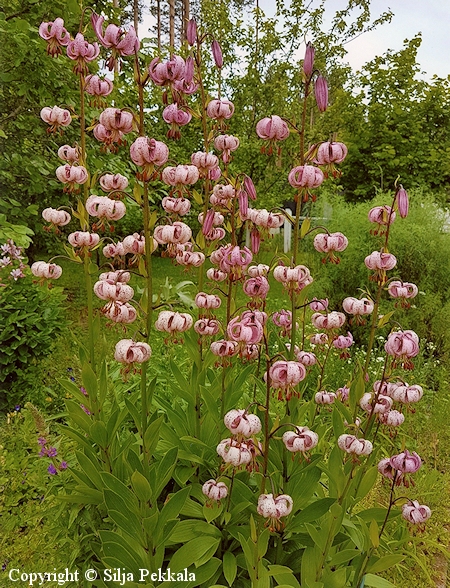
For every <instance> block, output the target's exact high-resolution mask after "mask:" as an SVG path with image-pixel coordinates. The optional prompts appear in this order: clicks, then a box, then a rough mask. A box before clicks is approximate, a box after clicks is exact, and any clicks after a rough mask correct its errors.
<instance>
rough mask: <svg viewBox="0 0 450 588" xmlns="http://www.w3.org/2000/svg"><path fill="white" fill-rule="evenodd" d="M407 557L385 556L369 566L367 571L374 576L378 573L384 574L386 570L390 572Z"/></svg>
mask: <svg viewBox="0 0 450 588" xmlns="http://www.w3.org/2000/svg"><path fill="white" fill-rule="evenodd" d="M405 557H406V556H405V555H400V554H398V555H395V554H393V555H385V556H384V557H380V559H378V560H377V561H375V562H374V563H371V564H369V566H368V568H367V571H368V572H370V573H372V574H377V573H378V572H384V570H388V569H389V568H392V567H393V566H396V565H397V564H399V563H400V562H401V561H403V560H404V559H405Z"/></svg>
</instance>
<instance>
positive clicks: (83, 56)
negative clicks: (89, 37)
mask: <svg viewBox="0 0 450 588" xmlns="http://www.w3.org/2000/svg"><path fill="white" fill-rule="evenodd" d="M99 54H100V47H99V46H98V43H88V41H85V39H84V36H83V35H82V34H81V33H77V34H76V36H75V39H74V40H73V41H70V43H69V44H68V45H67V57H68V58H69V59H72V60H73V61H76V62H77V63H76V65H75V66H74V68H73V71H74V73H84V74H86V73H88V71H89V70H88V66H87V64H88V63H90V62H91V61H94V59H97V57H98V56H99Z"/></svg>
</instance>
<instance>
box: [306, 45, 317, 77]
mask: <svg viewBox="0 0 450 588" xmlns="http://www.w3.org/2000/svg"><path fill="white" fill-rule="evenodd" d="M315 52H316V50H315V49H314V47H313V46H312V44H311V43H307V44H306V52H305V59H304V60H303V73H304V74H305V76H306V78H307V79H309V78H310V77H311V74H312V72H313V68H314V54H315Z"/></svg>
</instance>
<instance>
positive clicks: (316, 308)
mask: <svg viewBox="0 0 450 588" xmlns="http://www.w3.org/2000/svg"><path fill="white" fill-rule="evenodd" d="M309 308H310V309H311V310H312V311H313V312H325V311H326V310H327V308H328V298H322V299H320V300H317V298H316V297H315V296H314V298H313V299H312V300H311V302H310V303H309Z"/></svg>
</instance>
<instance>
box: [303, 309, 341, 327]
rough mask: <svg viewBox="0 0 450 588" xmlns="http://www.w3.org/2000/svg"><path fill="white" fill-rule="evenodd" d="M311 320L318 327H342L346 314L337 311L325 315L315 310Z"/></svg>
mask: <svg viewBox="0 0 450 588" xmlns="http://www.w3.org/2000/svg"><path fill="white" fill-rule="evenodd" d="M311 322H312V324H313V325H314V326H315V327H316V329H340V328H341V327H342V325H343V324H344V323H345V314H343V313H342V312H336V311H333V312H330V313H329V314H325V315H324V314H322V313H320V312H315V313H314V314H313V315H312V317H311Z"/></svg>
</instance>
